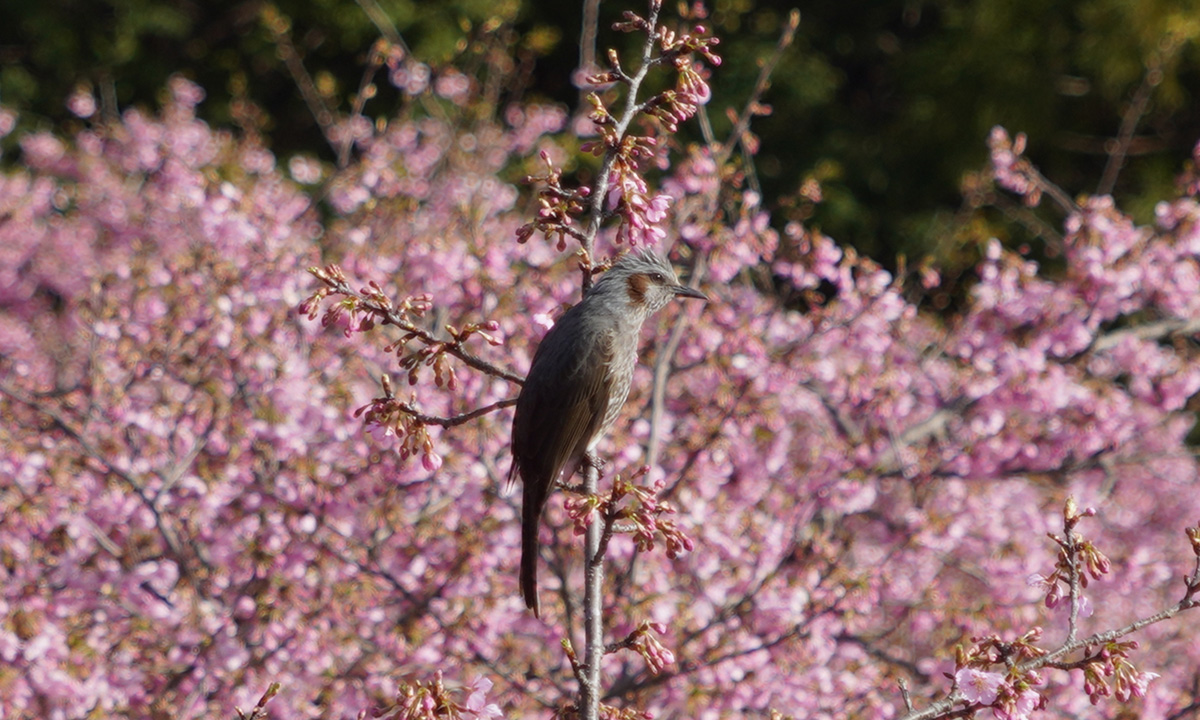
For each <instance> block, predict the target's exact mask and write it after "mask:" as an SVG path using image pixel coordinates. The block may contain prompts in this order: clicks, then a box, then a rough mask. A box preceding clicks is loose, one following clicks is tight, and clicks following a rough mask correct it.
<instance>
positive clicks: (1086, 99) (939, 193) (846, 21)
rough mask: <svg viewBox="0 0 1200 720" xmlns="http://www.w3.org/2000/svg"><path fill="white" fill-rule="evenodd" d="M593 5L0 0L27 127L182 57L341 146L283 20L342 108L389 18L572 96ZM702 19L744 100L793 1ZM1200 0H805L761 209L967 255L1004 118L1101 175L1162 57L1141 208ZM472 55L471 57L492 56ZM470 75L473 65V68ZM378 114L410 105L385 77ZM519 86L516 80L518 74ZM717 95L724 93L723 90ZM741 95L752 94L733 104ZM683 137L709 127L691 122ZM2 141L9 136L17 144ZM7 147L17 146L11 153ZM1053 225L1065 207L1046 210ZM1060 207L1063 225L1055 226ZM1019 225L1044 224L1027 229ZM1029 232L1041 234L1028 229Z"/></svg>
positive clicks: (1070, 186)
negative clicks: (303, 87)
mask: <svg viewBox="0 0 1200 720" xmlns="http://www.w3.org/2000/svg"><path fill="white" fill-rule="evenodd" d="M582 5H583V3H574V2H573V3H558V2H548V1H546V0H540V1H534V0H525V1H524V2H521V0H500V1H498V2H497V1H495V0H446V1H444V2H436V3H435V2H429V1H428V0H369V1H368V0H363V2H361V3H360V2H355V1H354V0H278V1H277V2H275V3H273V4H265V5H258V4H248V3H244V2H239V1H236V0H214V1H206V2H190V3H180V2H177V1H176V0H108V1H107V2H105V3H88V4H79V3H74V2H68V0H38V1H35V0H8V2H6V3H4V6H3V8H2V9H0V48H3V53H4V57H3V60H4V63H3V66H2V68H0V101H2V102H4V103H5V104H6V105H8V106H10V107H14V108H16V109H18V110H20V111H21V112H22V123H23V124H24V125H25V127H32V126H36V125H42V126H45V125H60V124H62V123H64V122H73V121H74V119H73V118H72V117H71V116H70V115H69V114H68V113H67V112H66V110H65V108H64V107H63V101H64V99H65V98H66V97H67V95H69V94H70V92H71V91H72V89H73V88H74V87H76V85H77V84H79V83H83V84H85V85H90V86H92V87H93V88H94V89H95V92H96V94H97V96H98V97H99V98H100V100H101V105H102V109H107V110H108V112H109V113H110V114H111V112H112V111H113V109H114V107H115V108H117V109H119V108H124V107H127V106H129V105H133V104H147V105H148V104H153V100H154V99H155V95H156V93H157V92H158V88H161V87H162V86H163V85H164V83H165V81H166V78H167V77H168V76H169V75H171V74H172V73H175V72H181V71H182V72H183V73H184V74H185V75H188V76H189V77H192V78H193V79H195V80H196V81H197V82H199V83H200V84H201V85H202V86H203V87H204V88H205V89H206V91H207V92H208V95H209V98H208V101H207V102H206V103H205V104H204V105H203V106H202V108H201V111H202V112H203V113H205V114H206V117H207V118H208V119H209V120H210V121H213V122H216V123H222V124H225V123H230V122H233V121H234V120H235V116H236V115H237V113H235V112H233V109H232V108H233V106H234V101H235V100H237V99H249V100H251V101H253V102H254V103H255V104H256V105H258V106H259V107H261V108H262V109H263V111H264V113H263V114H262V116H261V119H262V129H264V130H265V131H267V132H268V133H269V134H270V137H271V144H272V147H273V149H274V150H275V151H276V152H277V153H278V154H280V155H283V156H287V155H290V154H292V153H294V152H297V151H305V152H309V153H317V154H320V155H322V156H324V157H326V158H331V157H332V151H331V150H330V149H329V148H328V147H327V145H326V143H325V141H324V139H323V138H322V136H321V133H320V132H319V131H318V129H317V127H316V123H315V121H314V119H313V117H312V112H311V111H310V109H309V108H308V107H307V106H306V105H305V104H304V102H303V101H302V99H301V95H300V93H299V91H298V90H297V86H296V82H295V80H294V79H293V77H292V76H291V74H290V73H289V72H288V70H287V68H286V67H285V64H284V62H283V61H282V60H281V55H280V48H279V35H278V34H277V33H273V32H272V31H271V29H270V21H269V20H268V19H267V18H269V17H270V18H278V19H280V20H281V21H282V22H283V26H282V27H283V28H284V30H285V36H286V38H287V40H288V42H290V43H291V44H292V46H293V47H294V48H295V52H296V54H297V55H298V56H299V57H300V58H301V59H302V61H303V64H304V67H305V70H306V71H307V72H308V74H309V75H310V76H311V78H312V80H313V83H314V85H315V86H316V88H317V89H318V90H319V92H320V93H321V95H322V97H323V98H324V99H325V101H326V102H327V103H328V104H330V105H331V106H332V107H334V108H337V109H340V110H342V111H346V110H347V109H348V108H349V107H350V103H351V98H352V97H353V95H354V93H355V92H356V91H357V89H358V85H359V82H360V79H361V77H362V70H363V66H364V63H365V59H366V57H367V52H368V50H369V48H370V47H371V44H372V42H373V41H374V40H375V39H376V38H378V37H379V36H380V34H381V30H380V27H379V25H378V24H377V23H376V22H375V21H373V19H372V16H371V14H370V13H371V12H376V13H377V16H376V17H375V20H378V19H379V17H384V16H385V17H386V18H387V19H388V20H389V21H390V23H391V24H393V25H394V26H395V28H396V29H397V30H398V32H399V33H400V35H401V36H402V37H403V38H404V39H405V42H406V43H407V44H408V45H409V47H410V48H411V49H412V50H413V53H414V54H415V55H416V56H417V57H418V58H419V59H420V60H422V61H423V62H426V63H429V64H430V65H432V66H433V67H434V68H435V69H436V68H438V67H440V66H442V65H444V64H447V63H451V62H455V61H461V59H462V57H463V56H464V54H470V48H471V47H472V44H473V43H476V42H479V41H481V40H484V39H488V38H490V39H491V40H492V41H496V38H497V37H499V36H498V35H497V33H506V34H505V35H503V37H504V38H506V39H505V40H504V42H509V41H511V42H512V43H514V44H515V46H516V47H517V48H518V62H522V63H526V64H527V66H528V67H529V70H530V72H529V73H528V74H527V75H525V77H526V81H527V82H528V85H529V87H527V88H525V89H524V90H523V91H521V90H518V91H519V92H525V93H534V94H537V95H539V96H541V97H545V98H548V99H551V100H557V101H560V102H564V103H566V104H568V105H570V106H572V107H578V103H579V102H580V94H579V91H578V88H577V87H575V86H574V85H573V84H572V79H571V73H572V71H573V70H574V68H575V67H576V66H577V64H578V61H579V57H580V49H579V47H578V45H579V43H578V40H577V38H578V37H579V28H580V26H581V23H582V13H583V8H582ZM710 5H711V17H710V18H709V22H710V23H711V25H712V26H713V28H714V30H715V32H716V34H717V35H718V36H720V37H721V38H722V41H723V43H724V44H723V45H722V55H723V56H724V58H725V64H724V65H723V66H722V67H720V68H719V69H717V70H716V72H715V73H714V75H713V87H714V97H716V98H721V100H719V101H717V103H715V104H714V106H713V107H710V108H709V110H710V115H711V117H712V119H713V123H714V126H715V128H716V130H717V132H718V133H722V132H723V131H726V130H728V127H729V124H728V120H727V118H726V110H728V109H731V107H730V105H732V104H734V103H736V102H738V101H739V99H740V98H742V97H744V96H745V94H746V91H747V89H748V88H749V87H751V86H752V84H753V82H754V80H755V78H756V77H757V75H758V70H759V65H758V63H759V61H760V60H761V58H763V57H765V56H767V55H768V54H769V53H770V52H771V50H772V49H773V47H774V45H775V42H776V40H777V37H778V35H779V32H780V30H781V28H782V25H783V22H784V19H785V18H786V16H787V13H788V11H789V10H790V9H791V8H792V7H794V6H796V5H797V3H795V2H794V0H786V1H785V0H716V1H715V2H712V3H710ZM1198 5H1200V3H1197V2H1195V1H1194V0H1188V1H1187V2H1173V1H1171V0H1088V1H1087V2H1075V1H1073V0H1072V1H1068V0H1049V1H1047V0H975V1H973V2H967V1H965V0H924V1H922V0H882V1H881V2H874V3H842V2H836V1H835V0H816V1H815V2H808V3H804V4H803V5H802V6H801V7H800V9H801V11H802V13H803V15H802V20H801V25H800V31H799V35H798V37H797V39H796V42H795V43H794V45H793V46H792V47H791V48H790V49H789V51H788V54H787V56H786V57H785V59H784V61H783V63H782V65H781V66H780V69H779V71H778V72H776V73H775V75H774V77H773V80H772V82H773V86H772V88H771V89H770V90H769V91H768V93H767V94H766V96H765V98H764V99H765V101H766V102H767V103H769V104H770V106H771V108H772V111H773V112H772V114H771V115H770V116H768V117H762V118H758V119H757V120H756V122H755V123H754V126H753V128H754V131H755V132H756V133H757V134H758V135H759V136H760V137H761V139H762V148H763V149H762V152H761V153H760V154H759V155H758V156H757V157H755V159H754V163H755V164H754V167H753V171H754V172H755V173H756V174H757V176H758V177H759V179H760V181H761V183H762V186H763V189H764V195H765V201H766V203H767V204H768V206H774V207H786V206H788V201H787V200H786V198H787V196H789V195H790V194H792V193H794V192H795V191H796V190H797V188H798V187H799V186H800V184H801V183H802V182H803V181H804V180H805V179H807V178H809V177H815V178H816V179H818V180H819V181H820V182H821V183H822V186H823V190H824V201H823V202H822V203H821V204H819V205H817V206H816V208H815V210H812V209H811V208H809V210H808V211H807V212H811V213H812V215H811V217H810V216H808V215H805V216H804V217H803V218H802V219H804V220H806V221H808V222H811V223H813V224H815V225H816V226H818V227H820V229H821V230H823V231H825V232H827V233H829V234H830V235H832V236H834V237H836V238H838V239H839V240H841V241H843V242H846V243H848V244H851V245H854V246H856V247H857V248H858V249H859V250H860V251H862V252H864V253H866V254H869V255H871V256H873V257H876V258H878V259H880V260H881V261H882V262H884V263H886V264H891V263H893V262H894V260H895V258H896V256H897V255H898V254H905V255H907V256H908V257H910V258H912V259H913V260H918V259H921V258H924V257H927V256H932V258H933V260H934V261H935V262H937V263H938V264H940V265H942V266H943V267H946V268H947V270H949V271H951V272H953V271H954V269H955V268H961V267H965V266H968V265H970V264H973V263H974V262H975V260H976V259H977V258H978V251H977V248H978V242H979V241H981V240H985V239H986V238H987V237H990V236H993V235H999V236H1004V235H1005V232H1004V231H1003V230H1001V229H999V228H997V226H996V224H995V223H994V222H990V221H988V219H987V218H984V217H981V216H979V215H978V213H977V212H975V211H974V210H973V209H971V208H966V209H962V204H963V203H962V194H961V190H960V186H961V184H962V183H963V182H964V174H965V173H969V172H972V171H976V170H978V169H980V168H982V167H983V166H984V163H985V161H986V147H985V143H984V139H985V138H986V136H987V132H988V130H989V129H990V128H991V127H992V126H994V125H998V124H999V125H1004V126H1005V127H1007V128H1009V129H1010V130H1011V131H1013V132H1025V133H1027V134H1028V135H1029V136H1030V138H1032V139H1033V146H1032V147H1031V148H1030V152H1029V155H1030V157H1031V158H1032V159H1033V160H1034V161H1035V162H1036V163H1037V164H1038V165H1039V166H1040V167H1042V168H1044V169H1045V171H1046V173H1047V174H1048V175H1049V176H1051V177H1055V178H1057V179H1059V181H1060V182H1062V184H1063V187H1064V189H1065V190H1066V191H1067V192H1068V193H1069V194H1075V193H1078V192H1091V191H1095V190H1096V189H1097V188H1096V186H1095V178H1099V177H1101V176H1102V175H1103V172H1104V167H1105V164H1106V162H1107V159H1108V155H1107V151H1108V149H1109V148H1111V146H1112V143H1111V140H1112V139H1113V138H1115V137H1117V135H1118V132H1119V130H1120V128H1121V123H1122V119H1123V117H1124V116H1125V115H1126V114H1127V112H1128V108H1129V106H1130V103H1131V100H1132V99H1133V98H1135V96H1136V95H1137V92H1138V89H1139V87H1141V86H1142V84H1143V83H1144V82H1145V81H1146V78H1147V77H1148V74H1147V68H1152V69H1155V70H1156V71H1157V73H1158V74H1157V75H1156V76H1155V77H1154V80H1155V82H1154V84H1153V87H1152V88H1150V92H1149V95H1148V98H1149V102H1148V103H1147V104H1146V105H1145V107H1144V110H1143V112H1142V113H1140V115H1139V117H1138V119H1139V122H1138V123H1137V126H1136V131H1135V133H1134V136H1133V138H1132V141H1131V143H1130V144H1129V157H1128V159H1127V161H1126V163H1125V168H1124V169H1123V171H1122V172H1121V174H1120V176H1119V182H1118V183H1117V185H1116V187H1115V188H1114V192H1115V194H1116V195H1117V196H1118V199H1119V200H1120V201H1121V202H1122V203H1123V204H1124V205H1125V206H1126V207H1129V208H1131V209H1132V210H1133V211H1134V214H1135V217H1137V218H1138V219H1139V220H1142V221H1146V220H1148V219H1149V218H1150V213H1151V211H1152V208H1153V201H1152V200H1151V198H1155V197H1161V196H1164V195H1165V194H1167V193H1166V188H1167V187H1169V186H1170V185H1171V184H1172V182H1173V176H1174V174H1175V173H1176V172H1177V171H1178V168H1179V164H1180V162H1181V160H1182V159H1183V158H1185V157H1186V156H1187V155H1188V154H1190V150H1191V146H1192V144H1193V143H1194V142H1195V139H1196V138H1197V137H1200V103H1197V102H1196V98H1195V90H1194V88H1197V87H1200V55H1198V54H1197V49H1196V45H1195V43H1194V40H1195V39H1196V37H1197V36H1198V35H1200V7H1198ZM619 10H620V8H617V7H615V6H611V4H601V5H600V13H601V21H600V32H599V37H598V39H597V49H598V51H599V52H603V51H604V49H605V48H607V47H609V46H610V45H613V44H617V45H620V44H621V43H624V42H626V41H627V39H626V38H624V37H622V36H620V35H619V34H617V33H613V32H611V31H610V30H609V28H610V27H611V24H612V22H613V21H615V20H617V19H619V14H618V13H619ZM485 68H486V63H485V61H484V60H482V59H480V60H478V61H477V64H476V66H475V70H476V71H478V72H481V73H482V72H485V71H486V69H485ZM464 70H466V71H467V72H471V70H472V68H470V67H466V68H464ZM376 79H377V84H378V86H379V91H380V94H379V95H378V96H377V97H376V98H375V99H374V100H372V102H371V103H370V104H368V107H367V112H368V114H372V115H386V114H388V113H389V112H391V111H392V110H394V108H395V103H397V102H400V99H399V98H398V96H397V95H396V94H394V93H391V92H390V88H389V87H388V84H387V82H386V80H385V79H384V78H382V77H377V78H376ZM509 90H513V89H512V88H510V89H509ZM722 103H725V104H722ZM732 109H738V108H732ZM690 131H691V132H693V133H696V132H698V131H697V130H696V129H695V128H694V127H693V128H691V129H690ZM13 140H14V137H12V136H10V138H8V140H7V142H9V143H11V142H13ZM8 157H10V158H11V157H12V155H11V154H10V155H8ZM1046 219H1047V220H1052V218H1046ZM1052 224H1053V223H1052ZM1021 239H1022V240H1023V241H1027V240H1030V239H1031V238H1030V237H1026V238H1021ZM1034 247H1035V248H1036V247H1038V245H1037V243H1036V242H1035V243H1034Z"/></svg>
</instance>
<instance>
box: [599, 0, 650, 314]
mask: <svg viewBox="0 0 1200 720" xmlns="http://www.w3.org/2000/svg"><path fill="white" fill-rule="evenodd" d="M661 9H662V0H650V13H649V14H648V15H647V16H646V42H645V43H644V44H643V45H642V58H641V64H640V65H639V67H638V69H637V72H636V73H635V74H634V75H633V76H632V77H631V78H629V86H628V88H627V89H626V95H625V107H624V108H622V110H621V116H620V117H619V118H617V119H616V123H615V124H614V126H613V128H614V130H615V134H616V137H617V145H616V147H610V148H608V150H607V151H606V152H605V153H604V159H603V160H602V161H601V163H600V172H599V173H598V174H597V176H596V187H595V188H594V189H593V191H592V197H591V207H589V208H588V220H587V227H586V228H585V229H584V232H583V237H582V238H581V239H580V241H579V244H580V245H582V246H583V252H584V256H585V263H586V266H585V267H584V268H583V291H584V292H587V291H588V290H589V289H591V287H592V270H593V263H592V250H593V248H594V246H595V242H596V236H597V235H599V234H600V223H601V222H603V220H604V203H605V202H606V200H607V198H608V186H609V176H610V175H611V174H612V169H613V163H615V162H616V161H617V154H618V153H619V152H620V145H621V141H623V140H624V139H625V133H626V131H628V129H629V124H630V123H631V122H633V118H634V117H635V116H636V115H637V113H638V100H637V96H638V90H640V89H641V86H642V81H643V80H645V79H646V74H647V73H648V72H650V67H651V66H652V65H653V64H654V62H653V57H654V42H655V40H656V39H657V33H656V32H655V30H656V29H657V28H658V12H659V10H661Z"/></svg>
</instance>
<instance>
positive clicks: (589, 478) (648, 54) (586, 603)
mask: <svg viewBox="0 0 1200 720" xmlns="http://www.w3.org/2000/svg"><path fill="white" fill-rule="evenodd" d="M661 5H662V3H661V0H651V2H650V12H649V14H648V15H647V17H646V23H647V31H646V42H645V43H644V44H643V45H642V62H641V66H640V67H639V68H638V70H637V72H636V73H635V74H634V75H633V77H632V78H630V81H629V87H628V89H627V95H626V96H625V107H624V108H623V109H622V111H621V117H620V118H618V119H617V121H616V126H615V129H616V136H617V138H618V141H617V144H616V146H615V147H610V148H608V150H607V151H606V152H605V153H604V160H603V161H602V162H601V164H600V172H599V174H598V175H597V177H596V185H595V187H594V188H593V191H592V197H591V200H592V203H591V208H590V209H589V211H588V222H587V227H586V229H585V231H584V233H583V237H581V238H579V244H580V245H581V246H582V248H583V251H584V256H585V261H586V262H585V263H582V264H581V265H582V267H581V270H582V272H583V283H582V284H583V292H584V294H586V293H587V291H588V290H590V289H591V287H592V271H593V260H592V258H593V249H594V247H595V241H596V236H597V235H599V233H600V224H601V222H602V221H603V220H604V203H605V201H606V200H607V198H608V185H609V175H610V174H611V173H612V167H613V163H614V162H616V159H617V153H619V152H620V147H621V143H622V142H623V141H624V138H625V133H626V131H627V130H628V128H629V124H630V123H631V122H633V118H634V117H636V116H637V113H638V101H637V95H638V90H639V89H640V88H641V85H642V81H643V80H645V78H646V74H647V73H648V72H649V71H650V68H651V66H652V65H653V54H654V42H655V40H656V36H655V28H657V27H658V12H659V10H660V9H661ZM599 478H600V468H599V463H596V462H592V461H585V462H584V464H583V491H584V492H585V493H587V494H590V495H595V494H596V493H597V486H598V484H599ZM603 526H604V523H603V522H601V521H600V518H597V519H596V520H594V521H593V522H592V523H591V524H590V525H588V529H587V534H586V536H585V538H584V563H585V564H584V569H585V576H584V589H583V625H584V630H583V631H584V650H583V656H584V674H583V677H582V678H581V682H580V693H579V717H580V718H581V719H582V720H600V695H601V688H600V661H601V659H603V657H604V626H603V623H602V618H601V609H602V607H603V602H604V557H603V554H602V549H601V536H602V534H603V530H604V528H603Z"/></svg>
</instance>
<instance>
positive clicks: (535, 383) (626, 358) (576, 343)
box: [508, 250, 707, 615]
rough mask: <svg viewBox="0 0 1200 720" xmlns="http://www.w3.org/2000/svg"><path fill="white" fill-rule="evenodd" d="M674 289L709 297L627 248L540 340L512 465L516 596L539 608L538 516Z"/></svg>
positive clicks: (613, 408)
mask: <svg viewBox="0 0 1200 720" xmlns="http://www.w3.org/2000/svg"><path fill="white" fill-rule="evenodd" d="M676 297H693V298H699V299H704V300H707V298H706V297H705V295H704V294H703V293H701V292H700V291H698V290H693V289H691V288H688V287H685V286H683V285H680V284H679V279H678V277H676V275H675V270H674V269H673V268H672V267H671V265H670V263H668V262H667V261H666V260H664V259H663V258H662V257H660V256H658V255H657V254H655V253H653V252H650V251H648V250H642V251H639V252H631V253H628V254H626V255H625V256H623V257H622V258H621V259H619V260H618V261H617V262H616V263H615V264H613V266H612V269H610V270H609V271H608V272H606V273H604V274H603V275H602V276H601V277H600V279H599V280H597V281H596V284H595V285H593V286H592V289H591V290H590V291H589V292H588V293H587V295H586V296H585V297H584V298H583V300H582V301H581V302H580V303H579V304H578V305H575V306H574V307H572V308H571V309H570V310H567V312H566V313H564V314H563V316H562V317H561V318H559V320H558V322H557V323H555V325H554V327H552V328H550V331H549V332H548V333H546V336H545V337H544V338H542V342H541V343H540V344H539V345H538V348H537V351H536V352H535V353H534V355H533V363H532V365H531V366H530V368H529V375H528V376H527V377H526V378H525V384H524V386H523V387H522V388H521V394H520V396H519V397H518V398H517V410H516V415H515V416H514V417H513V431H512V454H513V463H512V470H511V471H509V476H508V477H509V481H510V482H511V481H512V480H513V478H515V477H516V476H518V475H519V476H520V477H521V480H522V482H523V483H524V490H523V491H522V501H521V595H522V596H523V597H524V598H525V604H526V605H528V606H529V607H530V608H531V609H532V610H533V613H534V615H540V614H541V603H540V601H539V599H538V591H537V561H538V554H539V553H538V523H539V521H540V519H541V516H542V509H543V508H544V507H545V505H546V499H547V498H548V497H549V495H550V491H551V490H553V488H554V484H555V481H557V480H558V479H559V476H560V475H562V474H564V473H565V475H566V477H564V478H563V479H564V480H566V479H567V478H569V477H570V476H571V475H572V474H574V472H575V470H576V469H577V468H578V467H579V464H580V462H581V461H582V460H583V458H584V455H585V454H588V453H592V452H594V451H595V448H596V445H598V444H599V443H600V440H601V439H603V438H604V436H605V434H607V432H608V430H609V428H611V427H612V425H613V423H614V422H616V419H617V416H618V415H619V414H620V412H621V406H622V405H624V404H625V398H626V397H628V395H629V384H630V381H631V380H632V379H633V368H634V366H635V365H636V364H637V349H638V338H639V336H640V334H641V330H642V323H644V322H645V321H646V318H648V317H650V316H651V315H652V314H654V313H655V312H657V311H658V310H660V309H662V308H663V307H664V306H665V305H667V303H669V302H670V301H671V300H672V299H673V298H676Z"/></svg>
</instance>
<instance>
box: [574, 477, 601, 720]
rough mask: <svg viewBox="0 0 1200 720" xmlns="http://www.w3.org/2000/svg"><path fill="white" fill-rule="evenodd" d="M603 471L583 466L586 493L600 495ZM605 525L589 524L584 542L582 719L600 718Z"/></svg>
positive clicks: (580, 714) (597, 521) (580, 702)
mask: <svg viewBox="0 0 1200 720" xmlns="http://www.w3.org/2000/svg"><path fill="white" fill-rule="evenodd" d="M599 479H600V468H599V465H598V463H596V462H595V459H594V458H591V457H588V458H587V459H585V460H584V463H583V491H584V492H585V493H587V494H589V495H595V494H596V493H598V492H599V489H598V484H599ZM602 533H603V522H602V519H601V518H600V517H599V516H596V517H594V518H593V519H592V522H591V523H589V524H588V527H587V535H586V537H585V539H584V560H585V564H584V589H583V603H584V604H583V637H584V650H583V652H584V670H583V681H582V682H581V683H580V685H581V686H582V687H581V688H580V691H581V692H580V697H579V704H580V707H579V716H580V717H581V718H582V719H583V720H599V718H600V694H601V693H600V661H601V660H602V659H603V658H604V624H603V622H601V616H600V610H601V604H602V602H603V600H604V558H603V557H602V556H601V552H600V538H601V535H602Z"/></svg>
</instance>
